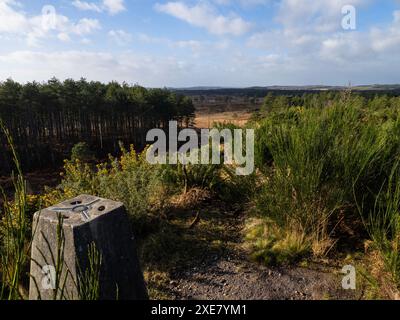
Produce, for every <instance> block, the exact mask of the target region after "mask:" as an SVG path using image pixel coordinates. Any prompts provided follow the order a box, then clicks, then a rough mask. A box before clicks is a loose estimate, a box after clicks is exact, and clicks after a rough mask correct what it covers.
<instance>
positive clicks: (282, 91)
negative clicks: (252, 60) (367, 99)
mask: <svg viewBox="0 0 400 320" xmlns="http://www.w3.org/2000/svg"><path fill="white" fill-rule="evenodd" d="M348 88H349V87H346V86H323V85H321V86H318V85H313V86H266V87H249V88H222V87H191V88H170V90H172V91H176V92H179V93H181V94H184V95H187V96H221V95H223V96H247V97H264V96H266V95H267V94H268V93H273V94H277V95H301V94H304V93H313V92H320V91H338V90H346V89H348ZM351 90H353V91H357V92H360V93H362V94H367V95H368V94H374V93H382V94H388V95H396V96H397V95H400V84H392V85H381V84H374V85H360V86H353V87H351Z"/></svg>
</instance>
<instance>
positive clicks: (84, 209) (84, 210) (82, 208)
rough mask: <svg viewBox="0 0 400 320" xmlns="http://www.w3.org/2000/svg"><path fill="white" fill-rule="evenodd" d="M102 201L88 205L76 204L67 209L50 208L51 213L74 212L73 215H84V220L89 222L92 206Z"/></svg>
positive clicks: (95, 201)
mask: <svg viewBox="0 0 400 320" xmlns="http://www.w3.org/2000/svg"><path fill="white" fill-rule="evenodd" d="M99 201H100V199H97V200H94V201H92V202H89V203H87V204H80V203H78V204H76V205H75V206H73V207H67V208H49V210H50V211H54V212H73V213H80V214H81V215H82V218H83V220H85V221H88V220H90V215H89V211H90V210H91V209H92V206H93V205H94V204H95V203H97V202H99Z"/></svg>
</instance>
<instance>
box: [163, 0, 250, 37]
mask: <svg viewBox="0 0 400 320" xmlns="http://www.w3.org/2000/svg"><path fill="white" fill-rule="evenodd" d="M155 8H156V10H157V11H159V12H163V13H167V14H169V15H171V16H173V17H175V18H177V19H180V20H183V21H185V22H187V23H189V24H190V25H193V26H196V27H201V28H205V29H207V30H208V31H209V32H210V33H213V34H216V35H225V34H232V35H235V36H240V35H243V34H244V33H246V32H248V31H249V30H250V28H251V24H250V23H249V22H247V21H245V20H243V19H242V18H241V17H239V16H236V15H233V14H232V15H230V16H224V15H221V14H218V13H217V12H216V10H215V9H214V8H213V7H212V6H210V5H209V4H207V3H205V2H200V3H198V4H196V5H194V6H192V7H190V6H188V5H186V4H185V3H183V2H168V3H166V4H156V5H155Z"/></svg>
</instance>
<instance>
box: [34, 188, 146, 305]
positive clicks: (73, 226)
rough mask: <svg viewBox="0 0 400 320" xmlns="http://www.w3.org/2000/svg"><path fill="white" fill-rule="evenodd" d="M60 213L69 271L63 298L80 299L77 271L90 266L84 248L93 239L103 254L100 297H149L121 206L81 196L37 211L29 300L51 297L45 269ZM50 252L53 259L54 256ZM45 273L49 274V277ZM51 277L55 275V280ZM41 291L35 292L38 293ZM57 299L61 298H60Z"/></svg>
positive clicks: (49, 262)
mask: <svg viewBox="0 0 400 320" xmlns="http://www.w3.org/2000/svg"><path fill="white" fill-rule="evenodd" d="M60 214H61V215H62V216H63V220H64V221H63V226H62V230H63V235H64V238H65V240H64V259H63V260H64V268H63V270H64V271H63V273H62V277H61V279H64V277H65V273H66V272H67V271H66V270H69V272H68V273H69V276H68V277H67V281H66V286H65V295H64V297H63V298H66V299H70V300H76V299H79V294H78V289H77V279H78V273H79V270H81V271H83V272H84V271H85V269H86V268H87V266H88V247H89V245H90V244H92V243H94V244H95V246H96V249H97V251H98V252H99V253H100V254H101V257H102V260H101V270H100V277H99V286H100V299H102V300H115V299H120V300H144V299H148V295H147V290H146V287H145V284H144V280H143V274H142V271H141V269H140V265H139V260H138V257H137V251H136V243H135V239H134V237H133V233H132V232H131V228H130V224H129V221H128V217H127V214H126V211H125V208H124V205H123V204H122V203H120V202H115V201H111V200H107V199H102V198H98V197H94V196H90V195H81V196H79V197H76V198H74V199H71V200H67V201H64V202H62V203H60V204H57V205H55V206H53V207H50V208H47V209H44V210H41V211H40V212H37V213H35V216H34V223H33V232H34V238H33V243H32V262H31V281H30V290H29V298H30V299H31V300H37V299H39V293H40V298H41V299H43V300H50V299H53V296H54V290H53V288H51V286H50V287H49V286H48V285H46V279H48V278H46V272H49V268H52V267H53V268H54V267H56V266H52V261H53V262H54V261H55V260H56V257H57V251H58V248H59V243H60V241H58V240H57V239H59V238H60V237H59V236H57V227H58V226H59V218H58V217H59V215H60ZM51 253H53V258H52V254H51ZM48 276H49V275H48V274H47V277H48ZM53 280H54V279H53ZM38 290H39V292H38ZM58 298H59V299H60V298H62V297H58Z"/></svg>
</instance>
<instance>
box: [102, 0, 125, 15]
mask: <svg viewBox="0 0 400 320" xmlns="http://www.w3.org/2000/svg"><path fill="white" fill-rule="evenodd" d="M103 5H104V7H105V8H106V10H107V11H108V12H109V13H110V14H112V15H114V14H117V13H120V12H122V11H124V10H125V5H124V0H103Z"/></svg>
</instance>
